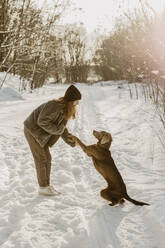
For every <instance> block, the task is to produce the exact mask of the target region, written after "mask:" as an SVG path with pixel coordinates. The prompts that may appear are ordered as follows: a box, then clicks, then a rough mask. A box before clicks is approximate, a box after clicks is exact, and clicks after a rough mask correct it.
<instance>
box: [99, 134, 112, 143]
mask: <svg viewBox="0 0 165 248" xmlns="http://www.w3.org/2000/svg"><path fill="white" fill-rule="evenodd" d="M109 141H110V136H109V135H104V136H103V137H102V139H101V141H100V144H102V145H103V144H106V143H108V142H109Z"/></svg>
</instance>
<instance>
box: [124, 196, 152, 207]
mask: <svg viewBox="0 0 165 248" xmlns="http://www.w3.org/2000/svg"><path fill="white" fill-rule="evenodd" d="M124 198H125V199H126V200H127V201H130V202H132V203H133V204H135V205H138V206H144V205H148V206H150V204H148V203H145V202H140V201H136V200H134V199H132V198H131V197H130V196H129V195H128V194H127V193H126V194H125V195H124Z"/></svg>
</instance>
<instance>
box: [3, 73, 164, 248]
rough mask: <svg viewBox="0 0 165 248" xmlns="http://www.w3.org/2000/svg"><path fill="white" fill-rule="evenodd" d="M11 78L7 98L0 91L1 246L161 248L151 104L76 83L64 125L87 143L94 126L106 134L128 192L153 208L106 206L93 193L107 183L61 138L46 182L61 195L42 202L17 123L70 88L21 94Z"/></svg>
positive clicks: (160, 155) (157, 149) (116, 90)
mask: <svg viewBox="0 0 165 248" xmlns="http://www.w3.org/2000/svg"><path fill="white" fill-rule="evenodd" d="M17 80H18V79H16V78H14V77H10V86H9V84H8V83H6V84H5V85H7V87H6V86H5V85H4V86H3V89H5V94H4V91H3V89H2V90H1V91H0V99H1V101H0V151H1V156H0V165H1V173H0V247H1V248H13V247H17V248H25V247H26V248H45V247H46V248H54V247H55V248H93V247H95V248H139V247H140V248H164V247H165V211H164V206H165V197H164V196H165V193H164V192H165V167H164V161H165V153H164V150H163V147H162V145H161V142H160V140H159V138H158V135H157V133H158V132H159V129H160V128H161V122H160V121H159V119H158V118H157V116H156V114H155V111H154V107H153V106H152V105H151V104H150V103H145V102H144V100H143V99H138V100H137V99H130V98H129V89H128V88H127V85H126V84H125V83H124V82H123V84H122V82H114V83H112V84H110V83H108V84H107V83H106V82H105V83H104V82H101V83H99V84H94V85H90V86H88V85H85V84H77V87H78V88H79V89H80V91H81V92H82V95H83V98H82V100H81V101H80V104H79V111H78V116H77V119H76V120H74V121H70V122H69V124H68V129H69V130H70V132H71V133H73V134H75V135H76V136H78V137H79V138H80V139H81V140H82V141H83V142H84V143H86V144H93V143H95V142H96V140H95V138H94V137H93V135H92V131H93V129H96V130H105V131H109V132H111V134H112V137H113V143H112V146H111V153H112V156H113V158H114V160H115V162H116V165H117V167H118V169H119V170H120V172H121V174H122V176H123V179H124V181H125V183H126V185H127V190H128V193H129V195H130V196H131V197H132V198H134V199H136V200H141V201H145V202H148V203H150V204H151V206H143V207H139V206H135V205H133V204H132V203H130V202H128V201H126V203H125V204H124V205H123V206H117V207H110V206H109V205H108V202H107V201H105V200H104V199H102V198H101V197H100V195H99V192H100V190H101V189H103V188H105V187H106V183H105V181H104V179H103V178H102V177H101V175H100V174H99V173H98V172H97V171H96V170H95V168H94V166H93V164H92V161H91V159H90V158H89V157H87V156H86V155H85V154H84V153H83V152H82V150H80V148H79V147H75V148H72V147H70V146H68V145H67V144H65V143H64V141H63V140H62V139H60V140H59V141H58V143H56V144H55V146H54V147H52V148H51V154H52V172H51V182H52V184H53V185H54V186H55V188H56V189H57V190H58V191H60V192H61V193H62V194H61V195H59V196H56V197H44V196H39V195H38V194H37V189H38V185H37V180H36V174H35V168H34V162H33V159H32V155H31V153H30V150H29V147H28V144H27V142H26V140H25V138H24V134H23V121H24V120H25V118H26V117H27V116H28V115H29V114H30V113H31V111H32V110H33V109H34V108H35V107H37V106H38V105H40V104H41V103H43V102H45V101H47V100H50V99H52V98H57V97H59V96H62V95H63V94H64V92H65V90H66V88H67V87H68V85H54V86H53V85H48V86H45V87H43V88H42V89H40V90H38V91H35V92H34V93H33V94H26V93H18V91H16V88H15V86H13V87H12V82H15V81H17ZM14 85H15V83H14ZM121 85H122V87H121ZM118 86H120V87H118ZM11 92H12V93H16V94H14V97H13V94H11Z"/></svg>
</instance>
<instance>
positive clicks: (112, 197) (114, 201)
mask: <svg viewBox="0 0 165 248" xmlns="http://www.w3.org/2000/svg"><path fill="white" fill-rule="evenodd" d="M100 195H101V197H102V198H104V199H105V200H107V201H110V202H111V203H110V204H109V205H110V206H114V205H116V204H117V203H118V201H119V199H118V197H117V196H116V195H115V194H111V191H110V190H109V188H106V189H103V190H101V191H100Z"/></svg>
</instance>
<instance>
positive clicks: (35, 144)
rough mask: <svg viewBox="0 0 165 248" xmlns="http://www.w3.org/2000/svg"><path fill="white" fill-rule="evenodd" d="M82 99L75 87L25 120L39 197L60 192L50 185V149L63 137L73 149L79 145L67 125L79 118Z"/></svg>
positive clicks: (26, 135)
mask: <svg viewBox="0 0 165 248" xmlns="http://www.w3.org/2000/svg"><path fill="white" fill-rule="evenodd" d="M80 99H81V93H80V91H79V90H78V89H77V88H76V87H75V86H74V85H71V86H70V87H69V88H68V89H67V90H66V92H65V95H64V97H60V98H59V99H56V100H51V101H48V102H46V103H44V104H42V105H40V106H39V107H38V108H36V109H35V110H34V111H33V112H32V113H31V114H30V116H29V117H28V118H27V119H26V120H25V121H24V134H25V137H26V139H27V141H28V144H29V146H30V150H31V152H32V155H33V158H34V162H35V167H36V172H37V179H38V184H39V191H38V193H39V194H42V195H49V196H52V195H56V194H57V193H58V192H57V191H56V190H55V189H54V187H53V186H50V172H51V154H50V151H49V147H52V146H53V145H54V144H55V143H56V142H57V140H58V139H59V137H61V138H62V139H63V140H64V141H65V142H66V143H67V144H69V145H70V146H72V147H74V146H75V141H74V139H73V138H72V134H71V133H69V132H68V130H67V128H66V124H67V121H68V120H69V119H71V118H72V119H75V117H76V106H77V105H78V103H79V100H80Z"/></svg>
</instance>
